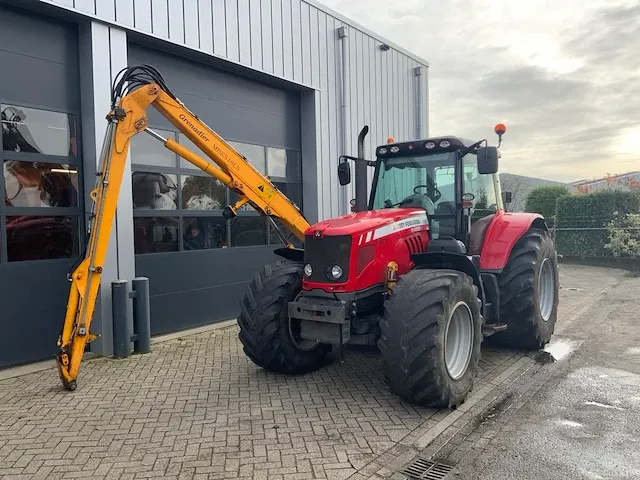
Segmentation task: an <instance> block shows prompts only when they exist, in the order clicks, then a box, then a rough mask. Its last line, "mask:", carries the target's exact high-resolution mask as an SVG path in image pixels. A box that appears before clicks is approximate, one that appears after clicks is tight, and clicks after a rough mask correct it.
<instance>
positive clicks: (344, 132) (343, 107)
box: [338, 25, 351, 215]
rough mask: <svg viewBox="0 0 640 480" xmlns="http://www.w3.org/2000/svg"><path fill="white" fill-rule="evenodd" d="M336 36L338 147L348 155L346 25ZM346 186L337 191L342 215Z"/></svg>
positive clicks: (345, 209) (344, 208)
mask: <svg viewBox="0 0 640 480" xmlns="http://www.w3.org/2000/svg"><path fill="white" fill-rule="evenodd" d="M338 38H339V39H340V54H341V55H340V57H341V62H342V65H341V74H342V82H341V92H340V98H341V100H340V113H341V121H342V128H341V129H340V144H339V146H338V148H339V149H340V155H350V154H351V152H350V150H351V149H350V148H348V145H349V137H350V134H349V126H350V125H351V122H350V119H349V88H350V87H349V62H348V58H347V57H348V54H349V51H348V50H349V49H348V47H349V45H348V44H347V27H346V26H344V25H343V26H341V27H339V28H338ZM347 188H348V187H341V188H340V190H339V191H338V202H339V208H338V215H343V214H345V213H348V212H349V210H350V209H349V207H348V203H349V202H348V201H347V191H348V190H347Z"/></svg>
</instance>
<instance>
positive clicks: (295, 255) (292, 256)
mask: <svg viewBox="0 0 640 480" xmlns="http://www.w3.org/2000/svg"><path fill="white" fill-rule="evenodd" d="M273 253H275V254H276V255H278V256H279V257H282V258H284V259H286V260H291V261H293V262H303V261H304V248H288V247H283V248H276V249H275V250H274V251H273Z"/></svg>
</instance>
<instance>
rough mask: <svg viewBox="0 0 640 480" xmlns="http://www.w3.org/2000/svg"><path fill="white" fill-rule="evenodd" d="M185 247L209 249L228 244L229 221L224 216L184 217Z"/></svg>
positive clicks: (223, 246)
mask: <svg viewBox="0 0 640 480" xmlns="http://www.w3.org/2000/svg"><path fill="white" fill-rule="evenodd" d="M182 222H183V223H182V225H183V231H184V234H183V242H184V243H183V248H184V249H185V250H207V249H212V248H225V247H226V246H227V222H226V220H225V219H224V217H222V215H221V216H219V217H206V218H203V217H195V218H193V217H191V218H183V219H182Z"/></svg>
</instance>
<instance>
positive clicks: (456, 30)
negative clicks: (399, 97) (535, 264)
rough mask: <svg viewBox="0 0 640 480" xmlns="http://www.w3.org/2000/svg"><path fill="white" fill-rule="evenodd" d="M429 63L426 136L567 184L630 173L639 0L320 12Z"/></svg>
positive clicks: (636, 157) (638, 157)
mask: <svg viewBox="0 0 640 480" xmlns="http://www.w3.org/2000/svg"><path fill="white" fill-rule="evenodd" d="M320 1H321V3H323V4H324V5H326V6H327V7H329V8H332V9H333V10H335V11H337V12H339V13H341V14H342V15H344V16H347V17H349V18H351V19H352V20H353V21H355V22H356V23H358V24H360V25H362V26H364V27H366V28H368V29H369V30H372V31H373V32H375V33H377V34H379V35H381V36H382V37H385V38H386V39H387V40H389V41H390V42H393V43H395V44H397V45H398V46H400V47H402V48H405V49H406V50H409V51H410V52H412V53H414V54H415V55H417V56H419V57H421V58H423V59H425V60H427V61H428V62H429V82H430V85H429V96H430V98H429V124H430V128H429V134H430V135H434V136H435V135H458V136H461V137H467V138H473V139H476V138H477V139H482V138H486V139H487V140H488V141H489V144H490V145H495V144H496V143H497V137H496V135H495V133H494V131H493V127H494V126H495V125H496V124H497V123H504V124H506V126H507V132H506V134H505V135H504V136H503V142H502V146H501V148H500V150H501V153H502V158H501V165H500V169H501V171H504V172H510V173H515V174H521V175H529V176H534V177H539V178H545V179H549V180H557V181H563V182H569V181H574V180H579V179H584V178H597V177H601V176H604V175H606V174H618V173H624V172H628V171H632V170H640V0H635V1H634V0H590V1H589V2H586V1H584V0H582V1H580V0H563V1H561V2H552V1H551V0H527V1H514V0H511V1H508V0H502V1H494V0H396V1H389V0H366V1H364V0H320Z"/></svg>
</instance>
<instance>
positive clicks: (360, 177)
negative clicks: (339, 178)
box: [356, 125, 369, 212]
mask: <svg viewBox="0 0 640 480" xmlns="http://www.w3.org/2000/svg"><path fill="white" fill-rule="evenodd" d="M367 133H369V126H368V125H365V126H364V127H363V128H362V130H360V133H359V134H358V161H357V162H356V212H364V211H365V210H366V209H367V203H368V202H367V162H366V160H365V159H364V138H365V137H366V136H367Z"/></svg>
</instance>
